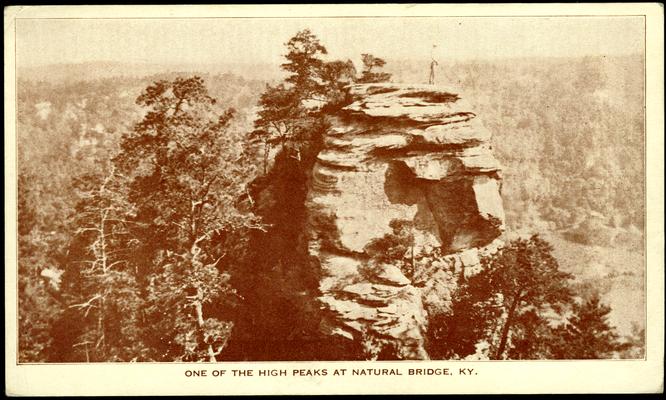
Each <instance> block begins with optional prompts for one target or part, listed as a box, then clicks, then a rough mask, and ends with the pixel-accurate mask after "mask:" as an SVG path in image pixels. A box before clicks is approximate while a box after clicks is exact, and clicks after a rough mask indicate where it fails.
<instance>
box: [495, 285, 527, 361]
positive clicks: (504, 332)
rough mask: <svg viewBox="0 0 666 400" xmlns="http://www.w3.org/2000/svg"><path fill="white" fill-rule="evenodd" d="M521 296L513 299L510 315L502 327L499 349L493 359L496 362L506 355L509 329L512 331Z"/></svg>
mask: <svg viewBox="0 0 666 400" xmlns="http://www.w3.org/2000/svg"><path fill="white" fill-rule="evenodd" d="M521 300H522V299H521V298H520V294H519V295H516V297H514V299H513V303H512V304H511V308H509V313H508V314H507V316H506V321H505V322H504V326H503V327H502V335H501V337H500V344H499V347H498V348H497V351H496V352H495V357H494V358H493V359H494V360H501V359H502V356H503V355H504V350H505V348H506V342H507V340H508V338H509V329H511V324H512V323H513V316H514V314H515V313H516V308H517V307H518V304H519V303H520V302H521Z"/></svg>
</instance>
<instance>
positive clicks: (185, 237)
mask: <svg viewBox="0 0 666 400" xmlns="http://www.w3.org/2000/svg"><path fill="white" fill-rule="evenodd" d="M137 104H139V105H141V106H144V107H146V108H147V113H146V115H145V117H144V118H143V120H142V121H141V122H140V123H138V124H137V125H136V126H135V128H134V130H133V131H132V132H130V133H129V134H127V135H125V136H124V137H123V140H122V143H121V148H122V150H123V151H122V152H121V153H120V154H119V155H118V156H117V157H116V158H115V159H114V164H115V165H116V166H117V168H118V169H119V171H121V173H123V174H125V175H126V176H128V177H129V179H130V184H129V187H128V201H129V202H130V203H131V204H132V206H133V207H135V208H136V217H135V219H136V222H137V223H138V227H137V228H136V229H135V232H134V233H135V234H136V235H137V236H138V237H141V240H142V246H141V248H140V249H138V251H137V254H136V256H137V257H135V260H134V262H135V263H137V265H139V267H140V268H141V269H142V271H141V272H140V275H143V276H145V277H147V282H145V285H146V286H147V310H146V320H147V324H148V326H149V329H148V335H149V336H150V338H149V339H147V340H151V341H152V342H151V345H150V347H151V348H152V350H153V351H154V355H153V356H154V357H155V358H157V359H163V360H202V359H205V360H211V361H213V360H215V359H216V356H218V355H219V354H220V352H221V351H222V350H223V348H224V347H225V345H226V340H227V339H228V336H229V332H230V329H231V324H230V323H229V322H226V321H224V320H220V319H219V318H216V317H213V316H210V314H211V313H213V312H214V310H216V309H217V307H218V306H219V304H221V303H223V302H224V301H225V300H226V299H228V297H229V296H233V290H232V288H231V287H230V286H229V284H228V279H229V276H228V274H227V273H226V272H225V271H224V265H225V261H224V258H225V256H227V250H228V249H226V248H224V247H221V246H219V245H217V244H218V243H219V240H220V237H223V236H231V235H232V234H233V233H234V232H238V231H241V230H249V229H263V228H262V227H261V225H259V224H257V222H256V220H255V219H254V218H253V217H252V216H251V215H248V214H246V213H243V212H240V211H239V210H238V209H237V208H236V205H237V200H238V198H239V197H240V196H241V194H244V193H245V180H246V179H248V178H249V176H250V174H249V172H248V171H249V170H248V166H247V164H246V163H245V162H244V160H243V159H242V154H243V152H242V147H241V144H240V140H237V139H239V135H237V133H235V132H232V131H231V130H230V129H228V125H229V122H230V121H231V119H232V117H233V114H234V112H233V110H221V109H219V108H217V109H216V101H215V99H213V98H212V97H211V96H210V95H209V94H208V91H207V89H206V87H205V86H204V83H203V80H202V79H201V78H199V77H192V78H186V79H185V78H177V79H175V80H174V81H158V82H155V83H154V84H152V85H150V86H149V87H147V88H146V89H145V90H144V91H143V93H142V94H141V95H140V96H139V97H138V99H137Z"/></svg>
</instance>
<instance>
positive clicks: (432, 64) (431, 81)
mask: <svg viewBox="0 0 666 400" xmlns="http://www.w3.org/2000/svg"><path fill="white" fill-rule="evenodd" d="M436 47H437V45H434V44H433V45H432V50H433V51H431V52H430V59H431V61H430V76H429V77H428V83H429V84H431V85H434V84H435V67H436V66H438V65H439V64H438V63H437V60H435V55H434V50H435V48H436Z"/></svg>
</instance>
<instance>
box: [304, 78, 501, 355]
mask: <svg viewBox="0 0 666 400" xmlns="http://www.w3.org/2000/svg"><path fill="white" fill-rule="evenodd" d="M351 95H352V96H353V103H351V104H350V105H348V106H346V107H344V108H343V109H342V110H341V111H339V112H337V113H336V114H335V115H333V116H332V117H331V118H332V129H331V130H330V131H329V132H328V134H327V135H326V137H325V139H324V147H323V149H322V151H320V152H319V154H318V156H317V160H316V163H315V165H314V168H313V171H312V178H311V180H310V183H309V187H308V193H307V200H306V207H307V212H308V227H307V235H308V251H309V253H310V255H311V256H313V259H314V260H315V262H316V263H318V264H319V268H320V276H321V278H320V283H319V290H320V292H321V296H320V297H319V301H320V304H321V307H322V309H324V310H325V311H326V312H325V313H324V315H326V317H325V318H324V320H323V321H322V328H323V329H324V330H325V331H326V332H328V333H329V334H331V335H336V336H339V337H341V338H346V339H349V340H353V341H361V342H364V343H367V344H368V346H370V347H373V346H374V347H375V348H376V347H379V348H380V351H379V352H381V351H383V350H382V349H384V350H385V349H389V348H390V349H391V351H392V352H393V354H394V356H396V357H399V358H403V359H427V358H428V354H427V353H426V351H425V347H424V337H425V332H426V330H427V325H428V316H429V315H433V314H436V313H441V312H447V307H448V301H449V295H450V291H451V289H452V288H454V287H455V285H456V282H457V280H458V278H459V277H460V276H461V275H462V276H464V275H465V274H467V273H469V272H470V271H473V270H474V268H475V267H478V256H479V252H489V251H493V249H495V248H496V247H497V245H498V243H497V240H496V238H497V237H498V236H499V235H500V233H501V231H502V229H503V224H504V212H503V208H502V199H501V197H500V166H499V164H498V162H497V160H496V159H495V158H494V157H493V154H492V149H491V147H490V144H489V139H490V136H491V135H490V132H488V130H486V129H485V128H484V126H483V125H482V123H481V122H480V120H479V118H478V117H477V116H476V114H475V113H474V112H473V110H471V108H470V106H469V104H468V103H467V102H466V101H464V99H462V98H460V96H459V95H458V94H456V93H455V92H454V91H451V90H446V89H443V88H441V87H436V86H431V85H399V84H390V83H387V84H364V85H355V86H353V87H352V89H351ZM398 227H400V228H398ZM398 229H402V231H408V233H409V235H407V237H409V243H407V247H408V251H406V252H405V254H404V255H403V256H402V257H398V258H403V259H404V260H406V261H405V262H403V261H400V260H395V261H391V260H390V258H387V257H381V255H380V256H377V254H375V253H373V252H371V251H370V249H371V248H373V246H374V248H379V249H382V247H381V246H377V243H380V241H381V240H388V239H391V235H398V234H399V232H397V230H398ZM389 242H390V240H389ZM375 356H378V357H381V355H378V354H377V352H375Z"/></svg>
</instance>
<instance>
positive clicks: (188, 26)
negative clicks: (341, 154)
mask: <svg viewBox="0 0 666 400" xmlns="http://www.w3.org/2000/svg"><path fill="white" fill-rule="evenodd" d="M306 27H309V28H310V29H311V30H312V31H313V33H315V34H316V35H317V36H318V37H319V38H320V39H321V41H322V43H323V44H324V45H325V46H326V47H327V48H328V50H329V53H330V55H331V56H332V57H334V58H352V59H353V60H356V59H358V54H360V53H362V52H363V53H366V52H369V53H372V54H374V55H377V56H379V57H384V58H389V59H395V58H411V59H423V58H430V54H431V51H432V46H433V44H436V45H437V48H436V50H435V54H434V55H435V57H436V58H438V59H440V60H444V59H447V58H448V59H457V60H458V59H467V58H496V57H532V56H537V57H538V56H555V57H559V56H582V55H602V54H603V55H623V54H635V53H642V51H643V42H644V34H643V18H641V17H541V18H535V17H524V18H515V17H511V18H497V17H487V18H470V17H466V18H440V17H433V18H415V17H411V18H410V17H402V18H346V19H340V18H317V19H308V18H293V19H263V18H262V19H257V18H254V19H250V18H248V19H223V18H222V19H189V20H187V19H170V20H163V19H133V20H113V19H79V20H71V19H69V20H67V19H66V20H62V19H61V20H53V19H19V20H17V26H16V34H17V39H16V40H17V63H18V65H19V66H34V65H44V64H50V63H80V62H87V61H118V62H147V63H206V64H208V63H211V64H212V63H255V62H260V63H275V64H277V63H280V62H282V58H281V55H282V54H283V53H284V46H283V44H284V43H285V42H286V41H287V40H288V39H289V38H290V37H291V36H293V35H294V33H296V32H297V31H298V30H300V29H303V28H306Z"/></svg>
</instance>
